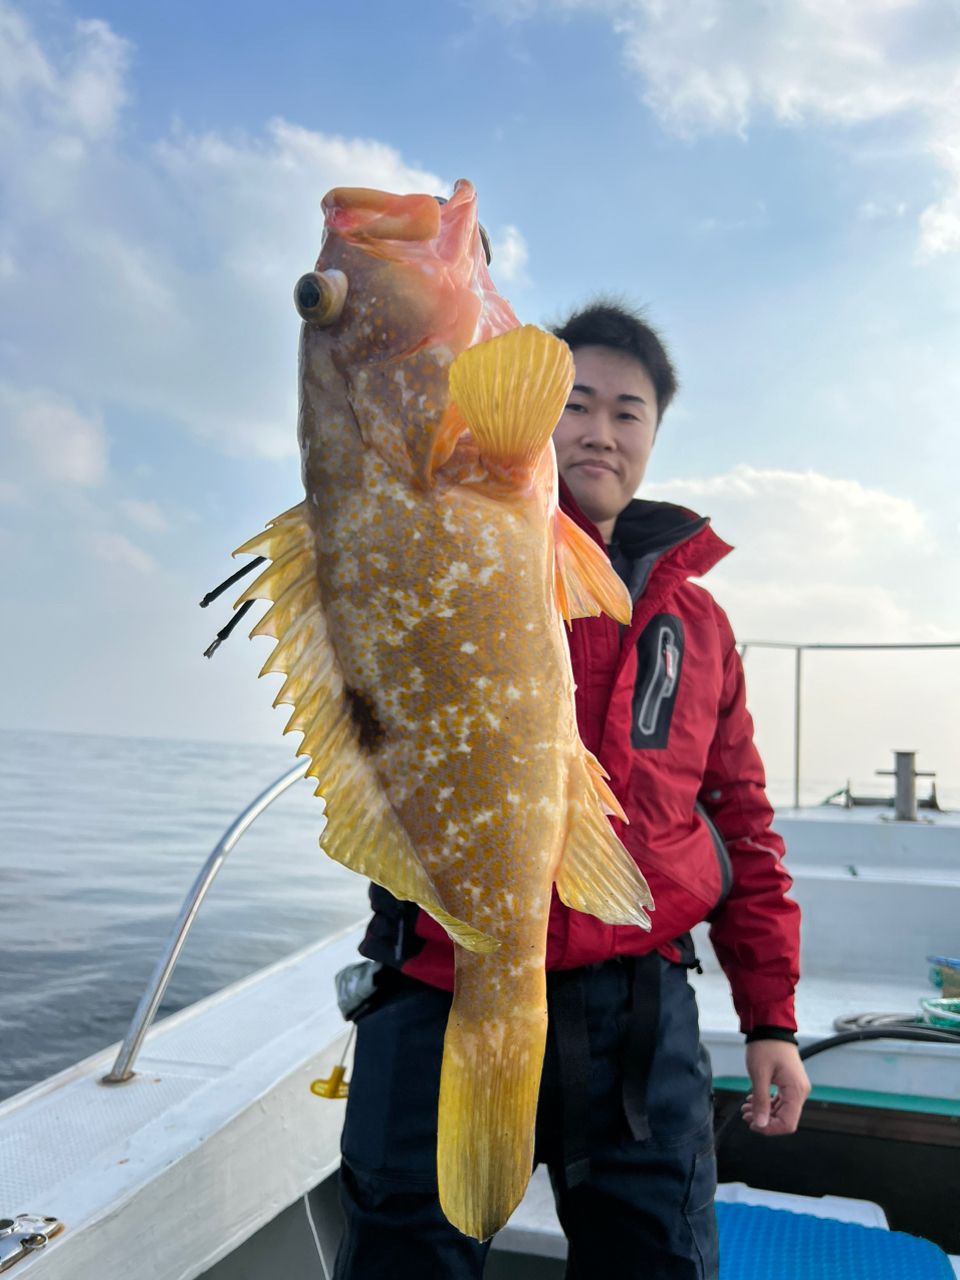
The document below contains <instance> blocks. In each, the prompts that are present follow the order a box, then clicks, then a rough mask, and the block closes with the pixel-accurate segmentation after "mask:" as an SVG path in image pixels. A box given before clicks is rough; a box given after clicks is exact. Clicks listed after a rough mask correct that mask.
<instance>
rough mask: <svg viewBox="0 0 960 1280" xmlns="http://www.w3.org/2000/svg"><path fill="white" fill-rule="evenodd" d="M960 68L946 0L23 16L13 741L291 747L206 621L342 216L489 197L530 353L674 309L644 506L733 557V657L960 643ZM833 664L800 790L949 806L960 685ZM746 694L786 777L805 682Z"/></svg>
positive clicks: (816, 711)
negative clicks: (794, 691) (913, 756)
mask: <svg viewBox="0 0 960 1280" xmlns="http://www.w3.org/2000/svg"><path fill="white" fill-rule="evenodd" d="M958 69H960V7H958V5H957V4H956V3H955V2H953V3H944V2H943V0H886V2H885V3H881V4H878V3H876V0H849V2H848V3H846V4H844V5H836V4H827V3H826V0H783V3H782V4H779V5H776V6H771V5H767V4H762V3H759V0H758V2H756V3H750V2H748V0H743V3H736V4H733V3H728V4H721V3H719V0H676V3H674V4H671V5H667V6H664V5H660V4H657V3H655V2H654V0H618V2H614V0H609V2H605V0H539V2H538V0H513V2H512V3H511V2H510V0H473V2H468V0H463V2H462V3H444V4H440V3H431V2H427V3H423V4H419V5H415V6H403V7H398V6H394V5H388V4H386V3H379V2H376V3H360V4H356V5H350V6H348V5H338V6H333V5H318V4H316V3H313V4H307V3H284V4H282V5H279V6H268V5H266V4H253V3H246V4H231V5H230V6H227V5H224V4H219V3H217V4H213V3H210V4H204V5H197V4H195V3H186V2H181V0H177V2H175V3H166V4H164V5H163V6H159V5H129V4H122V3H119V0H111V2H109V3H99V4H95V5H91V6H86V5H83V6H78V5H76V4H73V3H69V4H68V3H48V2H45V0H36V2H35V3H32V4H30V5H29V6H21V7H17V6H15V5H10V4H9V3H7V0H0V191H2V197H0V303H2V305H0V551H2V552H3V558H4V566H5V570H6V577H7V583H6V592H5V597H6V602H7V608H6V610H5V622H4V626H3V635H2V638H0V657H2V661H3V669H4V672H5V678H4V688H3V696H2V699H0V725H2V726H6V727H13V728H16V727H26V726H36V727H40V728H51V729H63V730H81V731H103V732H110V733H126V734H147V735H160V736H175V737H204V738H215V739H230V740H238V741H263V740H270V739H271V738H272V737H273V736H275V735H276V734H277V732H278V730H279V723H278V721H277V719H276V717H275V716H274V715H273V713H271V712H270V711H269V710H268V707H269V697H268V691H267V690H266V689H265V688H259V689H258V688H256V687H254V685H253V683H252V680H253V673H254V671H255V670H256V668H257V666H258V665H259V660H262V656H263V654H262V653H261V652H260V649H259V648H258V647H257V646H256V645H253V644H250V643H248V642H247V641H246V640H245V639H243V638H242V637H240V636H239V635H238V636H237V637H236V638H235V639H233V640H232V641H231V642H230V644H229V645H227V646H226V647H225V648H224V650H222V651H221V653H219V654H218V655H217V657H216V659H215V660H214V661H213V662H210V663H207V662H205V661H204V660H202V659H201V658H200V657H199V654H200V652H201V651H202V649H203V648H204V646H205V644H206V643H207V640H208V638H209V636H210V635H212V633H213V632H214V631H215V630H216V629H217V627H218V626H219V625H220V623H221V617H222V614H220V615H216V616H208V614H206V613H201V612H200V611H199V610H198V609H197V607H196V601H197V599H198V598H199V596H200V595H202V594H203V592H204V591H205V590H206V589H207V588H208V587H209V586H211V585H213V584H214V583H215V582H217V581H219V579H220V578H221V577H222V576H224V575H225V574H226V572H228V571H229V568H230V565H229V563H228V559H227V557H228V553H229V551H230V550H231V548H232V547H233V546H235V545H237V544H238V543H239V542H241V541H243V540H244V539H245V538H246V537H248V536H249V535H250V534H252V533H253V532H254V531H255V530H256V529H257V528H259V527H260V526H261V525H262V524H263V522H264V521H265V520H266V519H267V518H269V517H270V516H272V515H274V514H275V513H276V512H278V511H280V510H283V509H285V508H286V507H287V506H290V505H291V504H292V503H293V502H295V501H296V500H297V498H298V493H299V478H298V474H297V459H296V453H295V417H294V414H295V402H296V340H297V323H298V322H297V318H296V315H295V313H294V311H293V308H292V305H290V302H289V297H290V290H291V287H292V284H293V282H294V281H295V280H296V278H297V277H298V276H299V274H300V273H301V272H302V271H303V270H305V269H308V268H309V267H310V266H311V265H312V263H313V261H314V258H315V256H316V252H317V249H318V246H319V239H320V231H321V220H320V215H319V204H320V199H321V197H322V196H323V194H324V192H325V191H326V190H327V189H328V187H330V186H333V185H336V184H338V183H350V184H354V185H373V186H385V187H388V188H390V189H395V190H401V189H402V190H424V189H429V190H434V191H438V190H445V189H448V188H449V186H450V184H451V183H452V182H453V180H454V179H456V178H457V177H460V176H466V177H469V178H471V179H472V180H473V181H474V182H475V183H476V185H477V188H478V191H479V196H480V203H481V217H482V219H483V221H484V223H485V224H486V225H487V227H488V228H489V230H490V232H491V235H492V237H493V241H494V263H493V272H494V278H495V279H496V280H497V282H498V284H499V285H500V287H501V290H502V291H503V292H504V293H505V294H507V296H509V297H510V298H511V300H512V301H513V303H514V306H515V309H516V310H517V312H518V314H519V315H520V316H521V318H522V319H524V320H528V321H534V322H548V321H550V320H552V319H555V318H557V317H558V316H559V315H560V314H561V313H562V312H563V311H564V309H565V308H568V307H570V306H572V305H574V304H576V303H578V302H580V301H582V300H584V299H585V298H587V297H588V296H589V295H590V294H591V293H593V292H595V291H598V290H607V291H615V292H619V293H622V294H623V295H624V296H626V297H627V298H628V299H630V300H632V301H634V302H638V303H641V304H643V305H645V306H646V307H647V308H648V313H649V316H650V318H651V319H652V320H653V322H654V323H655V324H657V325H658V326H659V327H660V328H661V329H662V331H663V333H664V335H665V337H666V339H667V341H668V343H669V345H670V347H671V349H672V351H673V353H674V356H675V359H676V362H677V364H678V367H679V371H680V376H681V381H682V392H681V395H680V397H679V399H678V401H677V402H676V405H675V407H674V408H672V409H671V411H670V413H669V414H668V416H667V418H666V421H665V424H664V427H663V431H662V436H661V439H660V441H659V442H658V445H657V449H656V451H655V455H654V461H653V465H652V467H651V471H650V473H649V475H648V479H647V482H646V483H645V492H646V493H647V494H648V495H649V496H652V497H658V498H667V499H672V500H676V501H680V502H684V503H687V504H688V505H691V506H694V507H696V508H697V509H699V510H702V511H704V513H705V514H709V515H711V516H712V517H713V519H714V523H715V526H716V528H717V529H718V531H719V532H720V533H721V534H722V535H723V536H725V537H726V538H727V539H728V540H730V541H732V542H734V543H736V544H737V547H738V551H737V554H736V555H735V556H734V557H731V558H730V559H729V560H728V561H726V562H725V563H724V564H723V565H721V566H719V567H718V569H717V570H715V571H714V573H713V574H711V576H710V579H709V580H708V583H707V585H709V586H710V587H711V588H712V589H713V590H714V592H715V594H716V595H717V596H718V598H719V599H720V600H721V602H722V603H723V604H724V605H725V606H726V607H727V608H728V609H729V611H730V614H731V617H732V619H733V621H734V625H735V627H736V629H737V632H738V634H739V635H740V636H742V637H745V638H746V637H753V638H767V639H799V640H807V641H809V640H839V641H855V640H860V639H863V640H891V641H896V640H916V641H923V640H952V639H960V604H958V597H960V593H958V591H957V570H956V564H957V558H958V552H960V511H958V504H957V496H956V495H957V477H958V475H960V443H958V440H960V432H958V422H960V301H958V300H960V110H958V107H957V103H958V102H960V92H958V90H960V79H958ZM258 655H259V659H258ZM812 661H813V660H812ZM816 661H817V662H819V663H820V664H821V665H820V667H818V668H817V669H816V671H814V672H813V673H812V674H811V683H810V688H809V697H810V699H811V706H810V711H809V715H808V728H809V733H808V746H807V753H808V756H809V760H807V761H805V764H806V767H807V772H808V773H812V774H815V775H817V776H818V777H824V778H830V779H832V778H834V777H839V778H840V780H841V781H842V780H843V778H844V777H846V775H847V774H848V773H853V774H854V775H859V776H862V777H868V776H869V775H870V773H871V771H872V769H873V768H875V767H878V766H882V765H884V764H885V763H886V752H887V749H888V748H890V747H894V746H915V747H918V748H919V749H920V750H921V752H922V757H921V759H922V761H923V763H924V764H925V765H926V766H927V767H936V768H938V769H940V770H941V773H942V774H943V775H944V780H945V781H947V782H948V783H949V782H950V781H953V782H954V783H957V784H960V747H958V744H957V735H956V732H955V729H954V724H953V719H952V716H951V715H950V713H949V708H950V706H951V705H952V706H956V705H957V695H958V694H960V674H958V669H960V656H958V655H951V656H948V657H946V658H944V657H931V658H929V659H926V660H924V661H917V660H915V659H914V660H909V661H907V660H904V659H903V658H890V659H880V658H871V659H860V660H858V659H848V658H845V659H842V660H840V659H817V660H816ZM748 664H749V665H748V673H749V676H750V680H751V693H752V699H753V702H754V705H755V708H756V714H757V719H758V724H759V729H760V736H761V741H762V743H763V746H764V750H765V752H766V754H767V755H768V758H769V761H770V771H771V773H772V774H775V775H778V776H779V775H782V774H783V773H784V772H785V771H786V769H787V768H788V748H789V724H788V720H787V706H788V703H787V702H786V701H785V700H784V696H783V695H784V694H785V693H786V691H787V690H788V674H789V673H788V667H787V664H786V663H785V661H783V660H781V663H780V666H778V665H777V661H776V660H774V659H769V660H768V659H767V658H765V657H764V656H763V655H757V656H756V658H755V657H753V656H751V657H750V659H748ZM844 664H846V665H844ZM818 682H819V683H818ZM878 689H882V690H883V692H884V695H885V696H884V697H883V698H882V699H881V698H878V697H877V696H876V691H877V690H878ZM824 707H827V708H829V710H826V711H825V710H824ZM837 720H839V721H840V722H841V726H842V733H840V731H839V728H838V724H837Z"/></svg>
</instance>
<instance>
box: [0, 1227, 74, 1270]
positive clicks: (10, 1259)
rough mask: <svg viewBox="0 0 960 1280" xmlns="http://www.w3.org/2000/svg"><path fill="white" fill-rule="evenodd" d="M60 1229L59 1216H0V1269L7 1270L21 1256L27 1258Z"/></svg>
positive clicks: (18, 1260)
mask: <svg viewBox="0 0 960 1280" xmlns="http://www.w3.org/2000/svg"><path fill="white" fill-rule="evenodd" d="M62 1230H63V1223H62V1222H61V1221H60V1219H59V1218H49V1217H45V1216H41V1215H39V1214H35V1213H18V1214H17V1216H16V1217H15V1218H0V1271H8V1270H9V1269H10V1267H12V1266H14V1264H15V1263H17V1262H20V1261H21V1260H22V1259H23V1258H29V1257H30V1255H31V1254H32V1253H36V1252H37V1250H38V1249H42V1248H44V1247H45V1245H46V1244H47V1242H48V1241H49V1240H52V1239H53V1237H54V1236H55V1235H57V1234H58V1233H59V1232H61V1231H62Z"/></svg>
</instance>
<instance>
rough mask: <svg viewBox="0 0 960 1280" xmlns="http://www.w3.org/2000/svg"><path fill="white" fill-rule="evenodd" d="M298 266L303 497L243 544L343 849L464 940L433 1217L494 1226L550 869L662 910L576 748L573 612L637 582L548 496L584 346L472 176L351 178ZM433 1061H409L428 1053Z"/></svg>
mask: <svg viewBox="0 0 960 1280" xmlns="http://www.w3.org/2000/svg"><path fill="white" fill-rule="evenodd" d="M323 208H324V212H325V216H326V235H325V238H324V243H323V249H322V252H321V254H320V258H319V261H318V262H317V265H316V269H315V271H313V272H310V273H309V274H307V275H305V276H304V277H302V279H301V280H300V281H299V283H298V285H297V288H296V291H295V300H296V303H297V307H298V310H299V311H300V314H301V315H302V317H303V320H304V324H303V330H302V340H301V350H300V383H301V385H300V418H299V437H300V447H301V452H302V462H303V482H304V488H305V491H306V498H305V500H304V501H303V502H302V503H301V504H300V505H299V506H297V507H295V508H294V509H293V510H292V511H288V512H287V513H286V514H285V515H282V516H280V517H278V518H277V519H276V520H274V521H273V522H272V523H271V525H270V526H269V527H268V529H267V530H266V532H265V533H262V534H260V535H259V536H258V537H256V538H254V539H253V540H252V541H250V542H248V543H247V544H246V545H245V546H243V547H241V548H240V551H241V552H244V553H254V554H259V555H264V556H267V557H269V558H270V559H271V560H272V564H271V566H270V567H269V568H268V569H267V570H266V571H265V572H264V573H263V574H262V575H261V577H260V578H259V579H258V580H257V581H256V582H255V583H254V584H253V586H251V587H250V588H249V590H248V591H246V592H245V593H244V595H243V596H242V597H241V599H240V601H238V602H237V603H238V604H240V603H242V602H243V601H246V600H249V599H267V600H270V601H273V604H272V607H271V608H270V609H269V611H268V612H267V613H266V615H265V616H264V618H263V619H262V621H261V622H260V623H259V624H258V625H257V626H256V627H255V628H254V631H253V633H252V634H254V635H268V636H272V637H273V638H274V639H275V640H276V641H277V644H276V647H275V648H274V650H273V653H272V655H271V657H270V658H269V659H268V661H267V662H266V664H265V665H264V668H263V671H264V672H282V673H283V674H284V675H285V676H286V680H285V682H284V684H283V687H282V688H281V690H280V692H279V694H278V696H277V703H288V704H290V705H292V706H293V708H294V711H293V715H292V716H291V718H290V721H289V725H288V730H291V729H292V730H297V731H299V732H301V733H302V734H303V740H302V742H301V743H300V746H299V752H298V753H299V754H306V755H309V757H310V760H311V766H310V769H309V774H310V775H311V776H313V777H315V778H316V779H317V782H318V784H319V785H318V788H317V793H318V794H322V795H323V796H325V798H326V803H327V814H328V817H329V825H328V827H327V829H326V831H325V832H324V834H323V837H322V844H323V847H324V849H325V850H326V852H327V853H328V854H329V855H330V856H331V857H332V858H335V859H336V860H337V861H338V862H342V863H344V864H345V865H346V866H348V867H351V868H353V870H355V871H358V872H360V873H361V874H362V875H364V876H368V877H369V878H370V879H371V880H375V881H376V882H377V883H378V884H381V885H383V886H384V887H385V888H386V889H388V890H389V891H390V892H391V893H393V894H394V895H395V896H396V897H397V898H400V899H404V900H407V901H412V902H416V903H418V904H419V905H420V906H421V907H422V908H423V909H424V910H425V911H428V912H429V913H430V914H431V915H432V916H433V917H434V919H436V920H438V921H439V922H440V923H441V924H442V925H443V926H444V927H445V928H446V929H447V931H448V933H449V934H450V936H451V937H452V938H453V939H454V941H455V942H456V943H457V944H459V945H458V946H457V947H456V986H455V993H454V1000H453V1007H452V1011H451V1014H450V1019H449V1023H448V1026H447V1032H446V1039H445V1042H444V1053H443V1069H442V1076H441V1085H440V1113H439V1133H438V1154H437V1166H438V1178H439V1188H440V1200H441V1204H442V1206H443V1210H444V1213H445V1214H446V1216H447V1217H448V1218H449V1220H450V1221H451V1222H452V1223H454V1225H455V1226H457V1227H458V1228H459V1229H460V1230H461V1231H463V1232H465V1233H466V1234H468V1235H472V1236H475V1237H477V1238H478V1239H484V1238H486V1237H487V1236H490V1235H492V1234H493V1233H494V1232H495V1231H496V1230H497V1229H498V1228H499V1227H501V1226H502V1225H503V1223H504V1222H505V1221H506V1219H507V1218H508V1217H509V1215H510V1213H511V1212H512V1211H513V1209H514V1208H515V1206H516V1205H517V1203H518V1202H519V1200H520V1199H521V1197H522V1195H523V1192H524V1190H525V1188H526V1186H527V1182H528V1181H529V1178H530V1174H531V1170H532V1165H533V1140H534V1124H535V1116H536V1107H537V1093H538V1089H539V1082H540V1073H541V1068H542V1063H543V1052H544V1042H545V1034H546V1017H547V1014H546V988H545V974H544V955H545V949H546V931H547V916H548V912H549V909H550V897H551V889H552V886H553V885H554V883H556V886H557V889H558V892H559V894H560V897H561V898H562V899H563V901H564V902H566V903H567V904H568V905H569V906H571V907H574V908H576V909H577V910H580V911H588V912H593V913H594V914H595V915H598V916H599V917H600V918H601V919H603V920H606V921H609V922H612V923H618V924H639V925H646V926H649V921H648V920H647V917H646V915H645V912H644V910H643V908H644V906H650V905H651V899H650V894H649V891H648V889H647V886H646V884H645V883H644V880H643V877H642V876H641V875H640V872H639V871H638V870H637V867H636V865H635V863H634V862H633V861H632V859H631V858H630V857H629V855H628V854H627V852H626V851H625V849H624V848H623V846H622V845H621V843H620V841H619V840H618V839H617V837H616V836H615V834H614V831H613V828H612V827H611V825H610V823H609V822H608V820H607V814H610V813H615V814H620V816H622V814H621V811H620V807H619V805H618V803H617V801H616V800H615V798H614V797H613V795H612V793H611V792H610V790H609V788H608V787H607V785H606V783H605V781H604V777H605V775H604V773H603V771H602V769H601V768H600V766H599V764H598V763H597V761H596V760H595V759H594V758H593V757H592V756H591V755H590V753H589V752H588V751H587V750H586V748H585V747H584V746H583V744H582V743H581V741H580V738H579V735H578V733H577V724H576V717H575V710H574V690H573V680H572V674H571V668H570V659H569V656H568V650H567V644H566V638H565V636H564V623H563V619H564V616H566V617H567V618H568V619H569V618H570V617H576V616H585V615H596V614H597V613H599V612H600V610H601V609H604V610H606V611H607V612H609V613H611V614H612V615H613V616H614V617H616V618H619V619H620V620H621V621H623V622H626V621H628V620H629V617H630V602H629V598H628V596H627V593H626V590H625V588H624V587H623V585H622V583H621V582H620V581H619V579H618V578H617V577H616V575H615V574H614V572H613V570H612V569H611V567H610V564H609V562H608V560H607V558H606V557H605V556H604V554H603V552H602V550H601V548H600V547H598V546H597V545H596V544H595V543H594V542H593V541H592V540H591V539H589V538H588V537H587V536H586V535H585V534H583V533H582V532H581V531H580V530H579V529H578V528H577V527H576V526H575V525H574V524H573V523H572V522H571V521H569V520H568V519H567V518H566V517H565V516H564V515H562V514H561V513H560V512H559V510H558V507H557V470H556V461H555V458H554V452H553V447H552V444H551V440H550V437H551V433H552V430H553V427H554V425H555V423H556V421H557V419H558V418H559V416H560V413H561V410H562V409H563V406H564V404H565V402H566V397H567V395H568V393H569V389H570V386H571V383H572V370H573V366H572V359H571V356H570V352H569V350H568V349H567V347H566V346H565V345H564V344H563V343H561V342H559V341H558V340H557V339H556V338H553V337H552V336H550V335H548V334H546V333H544V332H542V331H541V330H539V329H535V328H533V327H529V326H527V327H523V328H521V327H519V326H518V322H517V320H516V317H515V316H514V314H513V312H512V310H511V309H510V306H509V304H508V303H507V302H505V301H504V300H503V299H502V298H501V297H500V296H499V295H498V294H497V292H496V290H495V288H494V286H493V283H492V281H491V278H490V275H489V272H488V270H487V265H486V261H485V255H484V251H483V246H482V243H481V237H480V234H479V230H478V224H477V215H476V196H475V193H474V190H473V187H472V186H471V185H470V184H469V183H468V182H460V183H458V184H457V186H456V188H455V191H454V194H453V196H452V198H451V199H450V200H449V201H448V202H447V203H445V204H443V205H441V204H440V203H439V202H438V201H437V200H436V199H434V198H433V197H432V196H427V195H408V196H394V195H387V194H385V193H382V192H376V191H369V190H364V189H337V190H334V191H331V192H330V193H329V194H328V195H327V196H326V198H325V199H324V202H323ZM412 1067H413V1069H414V1070H415V1069H416V1064H412Z"/></svg>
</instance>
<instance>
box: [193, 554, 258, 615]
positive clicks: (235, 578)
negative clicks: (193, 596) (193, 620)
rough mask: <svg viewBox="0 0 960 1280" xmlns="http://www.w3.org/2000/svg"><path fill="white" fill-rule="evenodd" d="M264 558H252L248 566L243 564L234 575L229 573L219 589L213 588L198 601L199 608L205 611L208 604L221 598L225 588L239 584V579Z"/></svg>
mask: <svg viewBox="0 0 960 1280" xmlns="http://www.w3.org/2000/svg"><path fill="white" fill-rule="evenodd" d="M266 558H267V557H266V556H254V558H253V559H252V560H251V561H250V563H249V564H245V565H244V566H243V568H242V569H238V570H237V572H236V573H231V575H230V577H229V578H225V579H224V580H223V582H221V583H220V585H219V587H214V588H213V590H212V591H208V592H207V594H206V595H205V596H204V597H203V599H202V600H201V601H200V608H201V609H205V608H206V607H207V605H208V604H210V603H211V602H212V601H213V600H216V598H217V596H222V595H223V593H224V592H225V591H226V589H227V587H232V586H233V584H234V583H235V582H239V581H240V579H241V578H243V577H245V576H246V575H247V574H248V573H250V572H251V570H253V569H256V567H257V565H259V564H263V562H264V560H266Z"/></svg>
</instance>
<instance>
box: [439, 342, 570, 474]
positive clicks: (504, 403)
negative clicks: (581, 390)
mask: <svg viewBox="0 0 960 1280" xmlns="http://www.w3.org/2000/svg"><path fill="white" fill-rule="evenodd" d="M572 385H573V357H572V356H571V354H570V349H569V347H568V346H567V345H566V343H564V342H561V341H560V339H559V338H555V337H553V335H552V334H549V333H545V332H544V331H543V329H538V328H537V327H536V325H532V324H527V325H523V326H522V327H521V328H519V329H510V330H509V331H508V332H507V333H503V334H501V335H500V336H499V337H497V338H491V339H490V340H489V341H488V342H479V343H477V345H476V346H475V347H468V348H467V350H466V351H464V352H462V353H461V354H460V355H459V356H457V358H456V360H454V362H453V364H452V365H451V366H450V398H451V399H452V400H453V401H454V402H455V404H456V406H457V409H458V410H459V411H460V413H461V414H462V415H463V420H464V421H465V422H466V424H467V426H468V427H469V428H470V432H471V434H472V435H473V437H474V439H475V440H476V442H477V447H478V448H479V450H480V453H481V454H482V456H483V457H484V459H485V460H486V461H487V462H488V463H494V464H495V465H497V466H499V467H501V468H513V467H520V468H521V469H526V468H529V467H532V466H533V465H534V463H535V462H536V461H537V459H538V458H539V457H540V455H541V454H542V452H543V450H544V449H545V448H546V447H547V445H548V444H549V443H550V437H551V435H552V434H553V429H554V427H555V426H556V425H557V422H558V420H559V418H560V414H561V413H562V412H563V406H564V405H565V404H566V402H567V396H568V395H569V394H570V387H571V386H572Z"/></svg>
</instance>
